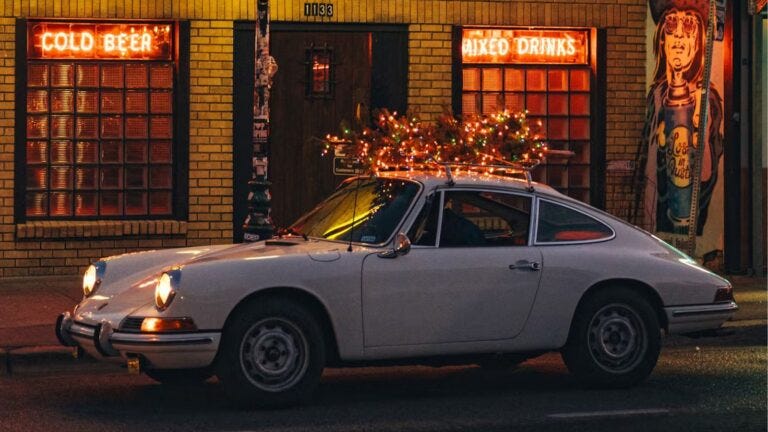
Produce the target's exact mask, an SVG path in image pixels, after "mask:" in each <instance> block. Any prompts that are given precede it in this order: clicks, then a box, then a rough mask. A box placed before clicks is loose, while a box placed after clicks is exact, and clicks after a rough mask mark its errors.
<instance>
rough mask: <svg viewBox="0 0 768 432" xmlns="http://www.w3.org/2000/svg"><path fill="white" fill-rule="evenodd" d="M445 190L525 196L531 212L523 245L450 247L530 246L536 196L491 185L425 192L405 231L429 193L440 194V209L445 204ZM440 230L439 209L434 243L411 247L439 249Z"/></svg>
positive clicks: (419, 211) (440, 217) (440, 214)
mask: <svg viewBox="0 0 768 432" xmlns="http://www.w3.org/2000/svg"><path fill="white" fill-rule="evenodd" d="M446 192H476V193H482V192H488V193H495V194H504V195H515V196H519V197H525V198H528V199H530V200H531V214H530V215H529V219H528V238H527V239H526V243H525V244H524V245H514V246H511V245H505V246H488V245H487V246H451V247H450V249H462V248H471V249H476V248H482V247H488V248H504V247H515V248H523V247H530V246H532V244H533V243H532V241H533V237H532V233H533V232H532V231H531V229H532V227H533V223H534V221H535V217H536V211H535V210H536V208H537V206H536V202H535V198H536V197H535V195H534V194H531V193H526V192H521V191H510V190H504V189H494V188H492V187H491V188H485V187H483V188H476V187H461V186H457V187H451V188H445V189H443V188H441V189H436V190H434V191H430V192H429V193H427V194H426V195H425V196H424V199H423V200H422V203H421V207H420V208H419V210H418V212H416V211H414V214H415V215H416V216H415V217H414V218H413V220H412V221H411V223H410V225H409V227H408V230H407V231H405V232H410V230H411V229H412V228H413V225H414V224H415V223H417V221H418V218H419V215H420V214H421V212H422V210H423V209H424V205H426V202H427V201H426V198H427V197H428V196H429V195H430V194H432V193H434V194H439V195H440V196H439V200H440V204H439V208H440V209H442V208H443V207H444V206H445V193H446ZM442 230H443V212H442V211H441V212H439V213H438V216H437V234H436V235H435V244H434V245H416V244H413V245H412V246H411V247H412V248H418V249H422V248H423V249H439V248H440V240H441V237H442ZM444 248H446V249H447V248H448V247H444Z"/></svg>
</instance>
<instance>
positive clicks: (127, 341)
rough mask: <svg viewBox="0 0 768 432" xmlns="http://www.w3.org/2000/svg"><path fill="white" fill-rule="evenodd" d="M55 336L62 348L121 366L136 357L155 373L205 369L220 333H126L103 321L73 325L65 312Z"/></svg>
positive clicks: (219, 338)
mask: <svg viewBox="0 0 768 432" xmlns="http://www.w3.org/2000/svg"><path fill="white" fill-rule="evenodd" d="M56 336H57V337H58V339H59V341H60V342H61V343H62V344H63V345H65V346H72V347H75V346H79V347H80V348H82V349H83V350H84V351H85V352H87V353H88V354H90V355H91V356H93V357H96V358H98V359H103V360H107V361H114V362H121V363H122V362H124V361H125V360H126V359H128V358H129V357H139V358H141V360H142V361H143V362H144V363H145V364H146V365H147V366H150V367H153V368H157V369H177V368H179V369H185V368H200V367H206V366H209V365H210V364H211V363H213V359H214V358H215V357H216V352H217V351H218V349H219V343H220V342H221V333H220V332H210V331H207V332H196V333H176V334H173V333H169V334H157V333H155V334H149V333H126V332H120V331H115V330H114V329H113V328H112V326H111V325H110V324H109V323H108V322H106V321H104V322H102V323H100V324H98V325H89V324H85V323H80V322H76V321H74V320H73V319H72V317H71V316H70V314H69V313H68V312H65V313H64V314H62V315H61V316H59V319H58V320H57V322H56Z"/></svg>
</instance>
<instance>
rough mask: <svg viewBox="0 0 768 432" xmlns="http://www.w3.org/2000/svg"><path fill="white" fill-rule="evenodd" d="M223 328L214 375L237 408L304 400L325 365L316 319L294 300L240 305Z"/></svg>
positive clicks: (269, 406) (268, 405)
mask: <svg viewBox="0 0 768 432" xmlns="http://www.w3.org/2000/svg"><path fill="white" fill-rule="evenodd" d="M235 313H236V315H235V316H233V317H232V318H231V320H230V322H229V323H228V324H227V328H226V329H225V330H224V335H223V340H222V345H221V348H220V350H219V357H218V360H217V367H216V375H217V376H218V377H219V380H220V381H221V384H222V386H223V388H224V391H225V393H226V394H227V396H229V398H230V399H231V400H232V401H233V402H234V403H235V404H236V405H238V406H241V407H247V408H250V407H254V406H256V407H268V408H273V407H283V406H288V405H294V404H296V403H299V402H303V401H305V400H307V399H308V398H309V397H310V396H311V395H312V392H313V391H314V389H315V387H317V384H318V382H319V381H320V376H321V375H322V372H323V367H324V366H325V344H324V340H323V333H322V330H321V327H320V325H319V324H318V321H317V319H316V318H315V317H314V316H313V315H312V313H310V312H309V311H308V310H307V309H306V308H304V307H302V306H301V305H299V304H296V303H295V302H292V301H289V300H286V299H280V298H269V299H260V300H255V301H252V302H251V303H250V304H248V305H245V306H244V307H243V308H240V309H239V310H238V311H237V312H235Z"/></svg>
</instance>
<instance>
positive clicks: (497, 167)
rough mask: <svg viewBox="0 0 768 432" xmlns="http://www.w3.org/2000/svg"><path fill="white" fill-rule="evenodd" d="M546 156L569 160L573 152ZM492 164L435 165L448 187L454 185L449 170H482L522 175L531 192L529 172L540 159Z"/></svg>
mask: <svg viewBox="0 0 768 432" xmlns="http://www.w3.org/2000/svg"><path fill="white" fill-rule="evenodd" d="M547 154H548V155H551V156H555V157H560V158H566V159H567V158H570V157H572V156H574V155H575V153H574V152H572V151H570V150H549V151H548V152H547ZM493 161H494V163H493V164H473V163H466V162H440V163H435V165H437V166H438V167H440V168H442V169H443V170H444V171H445V174H446V176H448V180H447V181H446V183H447V184H448V185H449V186H453V185H454V183H455V182H454V180H453V172H452V170H451V168H458V169H462V168H464V169H466V170H467V171H473V170H478V169H482V170H483V171H485V172H488V171H489V170H490V171H492V172H493V173H494V174H500V175H508V176H520V175H522V179H523V180H525V181H526V182H527V183H528V188H527V189H528V191H529V192H533V179H532V177H531V171H533V169H534V168H536V167H537V166H539V165H541V162H542V161H541V159H528V160H525V161H522V162H511V161H507V160H503V159H498V158H494V159H493Z"/></svg>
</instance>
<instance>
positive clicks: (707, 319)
mask: <svg viewBox="0 0 768 432" xmlns="http://www.w3.org/2000/svg"><path fill="white" fill-rule="evenodd" d="M737 310H739V306H738V305H737V304H736V302H734V301H730V302H726V303H715V304H704V305H688V306H669V307H665V308H664V311H665V312H666V314H667V322H668V323H669V333H670V334H678V333H690V332H697V331H701V330H714V329H717V328H720V326H722V325H723V323H724V322H726V321H728V320H730V319H731V318H732V317H733V315H734V314H735V313H736V311H737Z"/></svg>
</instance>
